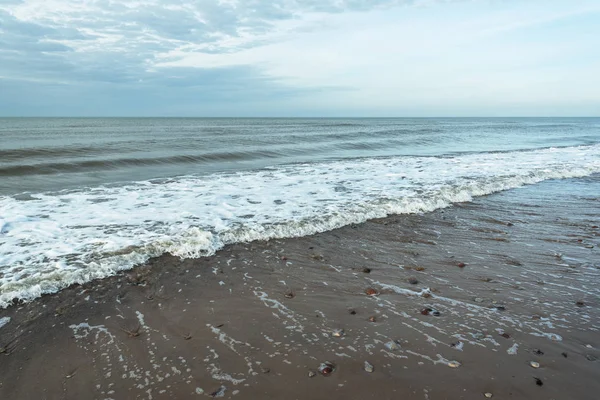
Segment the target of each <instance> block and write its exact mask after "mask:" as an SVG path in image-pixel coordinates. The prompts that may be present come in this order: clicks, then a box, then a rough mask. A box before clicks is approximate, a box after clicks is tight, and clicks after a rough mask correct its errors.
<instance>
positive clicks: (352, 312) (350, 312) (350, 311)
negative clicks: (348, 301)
mask: <svg viewBox="0 0 600 400" xmlns="http://www.w3.org/2000/svg"><path fill="white" fill-rule="evenodd" d="M348 314H350V315H356V310H355V309H353V308H351V309H349V310H348Z"/></svg>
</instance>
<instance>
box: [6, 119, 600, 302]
mask: <svg viewBox="0 0 600 400" xmlns="http://www.w3.org/2000/svg"><path fill="white" fill-rule="evenodd" d="M597 172H600V119H599V118H554V119H510V118H504V119H158V118H157V119H59V118H57V119H0V306H5V305H6V304H7V303H8V302H9V301H10V300H12V299H13V298H14V297H20V298H23V299H33V298H35V297H37V296H39V295H41V294H43V293H48V292H53V291H56V290H59V289H60V288H62V287H65V286H66V285H69V284H71V283H73V282H85V281H88V280H90V279H94V278H99V277H104V276H108V275H111V274H114V273H116V272H117V271H120V270H123V269H127V268H131V267H132V266H133V265H135V264H137V263H141V262H144V261H145V260H147V259H148V258H149V257H152V256H156V255H160V254H162V253H164V252H170V253H172V254H175V255H179V256H182V257H197V256H202V255H207V254H212V253H214V252H215V251H217V250H218V249H220V248H222V247H223V246H224V245H226V244H228V243H233V242H239V241H248V240H255V239H269V238H275V237H291V236H302V235H308V234H313V233H316V232H321V231H325V230H329V229H333V228H336V227H339V226H343V225H346V224H350V223H356V222H361V221H364V220H366V219H369V218H374V217H382V216H385V215H388V214H391V213H413V212H427V211H431V210H434V209H437V208H440V207H448V206H451V205H452V204H453V203H455V202H459V201H468V200H470V199H472V198H473V197H474V196H481V195H485V194H489V193H493V192H497V191H502V190H507V189H511V188H515V187H519V186H521V185H525V184H535V183H537V182H541V181H543V180H548V179H559V178H570V177H582V176H589V175H591V174H594V173H597Z"/></svg>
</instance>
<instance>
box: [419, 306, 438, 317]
mask: <svg viewBox="0 0 600 400" xmlns="http://www.w3.org/2000/svg"><path fill="white" fill-rule="evenodd" d="M421 314H423V315H433V316H434V317H439V316H440V315H441V314H440V312H439V311H438V310H436V309H434V308H429V307H427V308H424V309H422V310H421Z"/></svg>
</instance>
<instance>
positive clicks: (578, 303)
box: [575, 300, 585, 307]
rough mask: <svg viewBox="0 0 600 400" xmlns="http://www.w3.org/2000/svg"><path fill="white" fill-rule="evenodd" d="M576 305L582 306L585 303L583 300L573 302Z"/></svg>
mask: <svg viewBox="0 0 600 400" xmlns="http://www.w3.org/2000/svg"><path fill="white" fill-rule="evenodd" d="M575 304H576V305H577V307H583V306H585V303H584V302H583V301H581V300H580V301H578V302H577V303H575Z"/></svg>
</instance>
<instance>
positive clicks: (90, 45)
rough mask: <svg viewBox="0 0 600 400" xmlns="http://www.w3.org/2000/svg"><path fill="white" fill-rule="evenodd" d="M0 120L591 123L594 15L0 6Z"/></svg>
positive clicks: (542, 4)
mask: <svg viewBox="0 0 600 400" xmlns="http://www.w3.org/2000/svg"><path fill="white" fill-rule="evenodd" d="M0 116H188V117H196V116H198V117H227V116H233V117H235V116H240V117H284V116H285V117H307V116H316V117H352V116H356V117H378V116H384V117H403V116H413V117H426V116H600V1H599V0H588V1H586V0H581V1H578V0H563V1H558V0H543V1H542V0H270V1H259V0H188V1H186V0H180V1H174V0H128V1H116V0H0Z"/></svg>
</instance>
